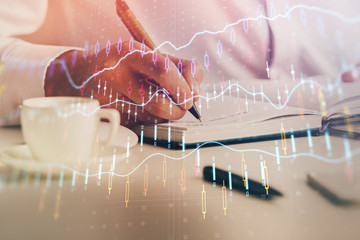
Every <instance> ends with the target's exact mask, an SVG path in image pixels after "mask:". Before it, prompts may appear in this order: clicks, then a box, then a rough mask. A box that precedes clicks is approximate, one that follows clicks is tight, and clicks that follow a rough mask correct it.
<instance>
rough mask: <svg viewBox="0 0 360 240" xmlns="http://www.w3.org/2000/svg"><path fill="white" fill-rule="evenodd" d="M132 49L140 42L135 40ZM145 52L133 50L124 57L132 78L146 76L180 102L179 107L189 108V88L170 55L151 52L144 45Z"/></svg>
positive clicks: (138, 47)
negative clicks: (133, 51)
mask: <svg viewBox="0 0 360 240" xmlns="http://www.w3.org/2000/svg"><path fill="white" fill-rule="evenodd" d="M125 47H126V46H125ZM134 49H141V43H138V42H135V43H134ZM145 52H146V54H143V55H142V54H141V53H140V52H135V53H133V54H131V55H128V57H127V58H126V65H127V67H129V68H131V71H132V72H133V76H134V78H136V77H139V76H144V75H145V76H147V78H148V79H151V80H152V82H151V83H152V84H153V85H157V86H158V87H159V88H160V89H161V88H165V89H166V90H167V91H168V92H169V94H170V95H171V96H172V97H173V98H174V101H176V102H177V103H181V105H180V107H181V108H183V109H189V108H191V107H192V101H190V98H191V89H190V87H189V85H188V82H187V81H186V80H185V78H184V77H183V76H181V75H180V77H179V74H178V69H177V66H175V64H174V63H173V62H172V61H171V59H170V57H167V56H164V55H162V54H160V53H158V52H155V53H152V50H151V49H149V48H147V47H145ZM185 102H186V104H185Z"/></svg>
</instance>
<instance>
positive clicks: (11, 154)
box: [0, 144, 131, 176]
mask: <svg viewBox="0 0 360 240" xmlns="http://www.w3.org/2000/svg"><path fill="white" fill-rule="evenodd" d="M116 156H117V157H116V159H117V161H119V160H120V161H121V160H123V159H126V151H125V150H124V151H122V152H121V153H119V152H117V155H116ZM130 156H131V151H130V152H129V157H130ZM107 158H108V159H107ZM103 159H104V161H106V162H109V161H111V162H112V155H109V156H106V157H105V156H104V157H103ZM0 161H1V162H3V163H4V164H5V165H7V166H10V167H13V168H14V169H17V170H20V171H26V172H28V173H30V174H41V175H45V176H46V175H47V174H48V173H51V175H55V176H59V175H60V173H61V172H62V173H63V174H64V175H65V176H70V175H72V174H73V170H75V169H74V168H72V167H70V166H68V165H66V164H63V163H57V162H41V161H39V160H36V159H34V157H33V156H32V153H31V151H30V148H29V147H28V145H25V144H24V145H16V146H11V147H7V148H4V149H2V150H1V151H0ZM106 162H104V163H106ZM74 165H75V164H74ZM86 168H89V172H90V173H94V172H97V171H98V164H97V163H96V164H94V163H91V164H88V163H86V162H84V163H82V164H81V165H77V167H76V171H79V172H81V173H85V169H86Z"/></svg>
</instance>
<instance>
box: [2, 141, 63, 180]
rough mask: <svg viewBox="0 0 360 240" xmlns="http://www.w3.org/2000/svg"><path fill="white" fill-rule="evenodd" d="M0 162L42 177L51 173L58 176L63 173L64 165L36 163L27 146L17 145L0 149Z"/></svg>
mask: <svg viewBox="0 0 360 240" xmlns="http://www.w3.org/2000/svg"><path fill="white" fill-rule="evenodd" d="M0 160H1V161H2V162H3V163H4V164H6V165H8V166H11V167H13V168H15V169H18V170H21V171H27V172H29V173H41V174H42V175H43V174H47V173H48V172H51V173H52V174H55V175H59V174H60V172H61V171H64V165H62V164H57V163H48V162H46V163H45V162H39V161H36V160H35V159H34V158H33V156H32V153H31V152H30V149H29V147H28V146H27V145H17V146H11V147H7V148H4V149H2V150H1V151H0ZM65 172H66V171H64V173H65Z"/></svg>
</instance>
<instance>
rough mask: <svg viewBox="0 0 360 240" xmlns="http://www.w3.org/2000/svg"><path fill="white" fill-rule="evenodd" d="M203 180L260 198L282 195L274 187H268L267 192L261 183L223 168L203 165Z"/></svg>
mask: <svg viewBox="0 0 360 240" xmlns="http://www.w3.org/2000/svg"><path fill="white" fill-rule="evenodd" d="M203 175H204V180H205V181H208V182H212V183H216V184H220V185H221V186H223V183H224V182H225V187H227V188H230V187H231V188H232V189H234V190H237V191H239V192H242V193H245V194H246V195H249V196H253V197H258V198H262V199H270V198H271V197H273V196H282V193H281V192H279V191H277V190H276V189H274V188H269V189H268V194H267V193H266V189H265V187H264V186H263V184H262V183H259V182H256V181H253V180H250V179H248V178H246V177H244V178H243V177H242V176H239V175H237V174H233V173H232V174H229V172H226V171H224V170H221V169H218V168H216V167H214V166H207V167H204V170H203Z"/></svg>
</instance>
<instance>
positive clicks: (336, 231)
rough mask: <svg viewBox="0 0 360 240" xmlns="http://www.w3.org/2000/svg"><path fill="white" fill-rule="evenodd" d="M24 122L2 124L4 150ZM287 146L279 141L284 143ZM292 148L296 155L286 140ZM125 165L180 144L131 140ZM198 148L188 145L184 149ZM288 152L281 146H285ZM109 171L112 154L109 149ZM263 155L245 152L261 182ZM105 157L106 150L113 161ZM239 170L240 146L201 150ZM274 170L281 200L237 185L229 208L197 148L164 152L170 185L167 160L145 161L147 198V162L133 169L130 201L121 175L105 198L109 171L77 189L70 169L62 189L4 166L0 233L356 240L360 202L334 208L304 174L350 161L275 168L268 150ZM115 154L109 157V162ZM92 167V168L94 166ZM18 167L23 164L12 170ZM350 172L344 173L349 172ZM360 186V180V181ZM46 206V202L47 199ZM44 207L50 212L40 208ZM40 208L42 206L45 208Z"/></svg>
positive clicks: (300, 146) (302, 143)
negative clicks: (206, 175)
mask: <svg viewBox="0 0 360 240" xmlns="http://www.w3.org/2000/svg"><path fill="white" fill-rule="evenodd" d="M295 141H296V151H297V153H301V152H309V146H308V139H307V138H298V139H296V140H295ZM22 143H23V139H22V135H21V131H20V129H18V128H0V148H4V147H6V146H11V145H16V144H22ZM279 144H280V145H281V141H279ZM313 144H314V148H313V152H314V154H316V155H319V156H323V157H327V156H328V153H327V150H326V145H325V139H324V137H315V138H313ZM331 145H332V156H331V157H332V158H338V157H342V156H344V144H343V139H341V138H338V137H331ZM350 146H351V149H356V148H359V147H360V141H355V140H350ZM231 147H232V148H234V149H242V150H245V149H260V150H262V151H268V152H271V153H274V152H275V143H274V141H268V142H260V143H251V144H240V145H231ZM287 147H288V150H287V151H288V155H289V154H292V150H291V141H290V140H287ZM131 151H132V154H131V156H130V159H129V161H128V163H126V161H125V160H119V161H118V162H117V166H118V167H117V170H116V171H115V172H118V173H127V172H129V171H131V170H132V169H134V167H136V166H137V165H139V163H140V162H141V161H142V160H143V159H144V158H145V157H146V156H148V155H150V154H151V153H159V152H160V153H164V154H166V155H169V156H173V157H176V156H177V157H179V156H181V155H182V154H183V153H182V152H181V151H173V150H167V149H164V148H159V147H153V146H149V145H146V146H144V148H143V151H142V152H140V146H139V145H138V146H136V147H134V148H133V149H132V150H131ZM191 151H192V150H186V152H185V154H187V153H189V152H191ZM280 152H281V153H282V148H281V147H280ZM102 154H103V157H104V169H105V168H107V167H108V166H106V163H107V162H109V161H110V159H111V158H112V157H111V151H110V154H109V153H107V151H104V152H103V153H102ZM260 154H261V153H259V152H256V151H250V152H247V153H245V159H246V164H247V166H248V172H249V177H250V178H252V179H255V180H259V179H261V175H260V164H259V162H260V160H259V155H260ZM106 156H109V157H107V158H106ZM212 157H215V162H216V166H217V167H221V168H225V169H226V168H227V167H228V165H231V167H232V172H237V173H241V153H239V152H234V151H231V150H229V149H226V148H224V147H221V146H219V147H211V148H202V149H200V164H201V171H202V167H203V166H205V165H211V164H212ZM263 157H264V159H265V161H266V165H267V166H268V170H269V182H270V188H271V187H272V186H274V187H276V188H277V189H279V190H281V191H282V193H283V194H284V196H283V197H280V198H277V199H275V200H273V201H264V200H259V199H255V198H251V197H246V196H245V195H243V194H241V193H238V192H234V191H233V192H232V196H229V190H228V189H227V194H228V209H227V214H226V215H224V211H223V208H222V192H221V187H219V186H218V187H216V188H214V187H213V186H212V184H211V183H207V182H204V181H203V180H202V176H201V174H200V175H199V176H196V174H195V171H194V169H193V166H194V164H195V162H196V153H193V154H190V155H189V156H188V157H187V158H185V159H184V160H177V161H176V160H171V159H167V166H168V168H167V174H168V178H167V182H166V186H165V187H164V186H163V182H162V171H163V167H162V166H163V157H162V156H154V157H152V158H150V159H148V161H147V167H148V173H149V189H148V193H147V196H146V197H145V196H144V193H143V192H144V184H143V181H144V170H145V167H146V166H145V164H143V165H141V166H140V167H139V169H138V170H136V171H135V172H134V173H133V174H131V175H130V177H129V179H130V186H131V187H130V200H129V206H128V207H127V208H126V207H125V201H124V200H125V182H126V178H121V177H114V178H113V189H112V192H111V195H110V196H109V195H108V175H103V176H102V179H101V182H100V186H98V185H97V184H96V179H95V178H89V183H88V186H87V190H84V177H80V178H79V179H78V182H77V184H76V187H75V188H74V189H73V190H72V188H71V182H72V179H71V176H70V177H68V178H65V180H64V184H63V187H62V188H61V190H60V188H59V184H58V181H57V179H58V178H55V177H54V179H53V181H52V183H51V186H50V187H46V178H45V179H42V180H41V182H40V186H38V187H36V186H34V178H33V177H29V178H27V177H26V176H25V177H24V176H23V175H22V173H19V177H18V180H17V181H15V180H11V179H14V178H12V177H11V176H14V171H13V170H12V169H10V168H8V167H6V166H3V165H2V166H1V167H0V176H2V182H1V187H0V209H1V210H0V212H1V218H0V226H1V227H0V239H86V240H90V239H207V240H208V239H301V240H303V239H359V236H360V227H359V222H360V207H339V206H335V205H333V204H332V203H330V202H329V201H328V200H326V199H325V198H324V197H322V196H321V195H320V194H319V193H318V192H316V191H315V190H313V189H311V188H310V187H309V186H308V185H307V184H306V174H307V173H310V172H320V171H329V172H331V171H342V172H344V171H345V170H344V169H345V163H344V162H342V163H326V162H323V161H321V160H318V159H315V158H312V157H297V158H296V159H293V158H291V159H281V164H280V167H281V170H280V171H278V170H277V164H276V158H275V157H272V156H268V155H266V154H263ZM106 159H108V160H106ZM352 161H353V168H354V169H355V170H359V169H360V165H359V155H357V156H353V158H352ZM182 164H184V168H185V171H186V190H185V192H184V194H182V193H181V191H180V186H179V178H180V172H181V168H182ZM94 171H95V170H94ZM15 172H16V171H15ZM344 176H345V173H344ZM203 184H204V187H205V191H206V194H207V212H206V215H205V216H206V217H205V219H203V215H202V210H201V207H202V205H201V191H202V187H203ZM359 187H360V186H359ZM57 196H59V197H58V199H59V205H58V207H59V209H58V210H59V211H58V212H59V218H58V219H57V220H55V219H54V213H55V209H56V199H57ZM41 205H42V206H41ZM41 207H42V208H43V210H41ZM39 208H40V209H39Z"/></svg>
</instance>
